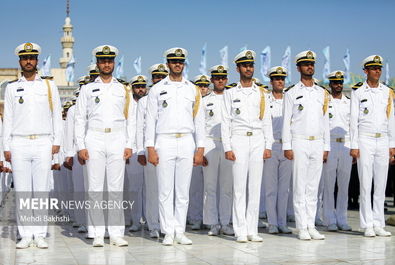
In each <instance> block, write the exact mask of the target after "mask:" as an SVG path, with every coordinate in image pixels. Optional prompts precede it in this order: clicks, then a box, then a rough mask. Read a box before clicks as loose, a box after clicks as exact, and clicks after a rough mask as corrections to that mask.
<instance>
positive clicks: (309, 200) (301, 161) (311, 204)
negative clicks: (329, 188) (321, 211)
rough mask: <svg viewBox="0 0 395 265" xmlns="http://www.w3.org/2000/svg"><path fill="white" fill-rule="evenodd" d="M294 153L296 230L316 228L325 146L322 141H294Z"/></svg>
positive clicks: (293, 173)
mask: <svg viewBox="0 0 395 265" xmlns="http://www.w3.org/2000/svg"><path fill="white" fill-rule="evenodd" d="M292 151H293V153H294V160H293V168H292V177H293V201H294V211H295V221H296V228H297V229H299V230H301V229H307V228H312V227H315V224H314V223H315V216H316V210H317V194H318V188H319V183H320V179H321V173H322V164H323V160H322V159H323V154H324V144H323V141H322V140H314V141H309V140H302V139H295V140H293V141H292Z"/></svg>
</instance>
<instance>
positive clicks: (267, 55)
mask: <svg viewBox="0 0 395 265" xmlns="http://www.w3.org/2000/svg"><path fill="white" fill-rule="evenodd" d="M270 65H271V49H270V46H266V48H265V49H263V51H262V52H261V75H262V79H263V81H264V82H269V81H270V78H269V77H267V76H266V74H267V71H268V70H269V68H270Z"/></svg>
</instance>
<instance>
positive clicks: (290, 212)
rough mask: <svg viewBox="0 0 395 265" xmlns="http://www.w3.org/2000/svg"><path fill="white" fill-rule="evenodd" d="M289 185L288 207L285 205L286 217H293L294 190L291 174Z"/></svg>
mask: <svg viewBox="0 0 395 265" xmlns="http://www.w3.org/2000/svg"><path fill="white" fill-rule="evenodd" d="M292 171H293V170H292ZM290 182H291V183H290V185H289V193H288V205H287V216H294V215H295V210H294V189H293V177H292V174H291V181H290Z"/></svg>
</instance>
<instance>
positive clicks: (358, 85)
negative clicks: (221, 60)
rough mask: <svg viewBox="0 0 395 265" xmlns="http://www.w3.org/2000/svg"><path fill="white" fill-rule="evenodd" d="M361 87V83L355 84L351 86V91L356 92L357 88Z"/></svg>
mask: <svg viewBox="0 0 395 265" xmlns="http://www.w3.org/2000/svg"><path fill="white" fill-rule="evenodd" d="M362 85H363V83H362V82H359V83H356V84H355V85H353V87H352V89H353V90H357V89H358V88H360V87H361V86H362Z"/></svg>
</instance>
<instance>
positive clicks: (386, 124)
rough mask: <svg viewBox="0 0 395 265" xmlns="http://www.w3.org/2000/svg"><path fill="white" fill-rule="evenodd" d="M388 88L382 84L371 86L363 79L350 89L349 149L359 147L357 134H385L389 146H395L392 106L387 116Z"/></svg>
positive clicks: (394, 124)
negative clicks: (360, 84)
mask: <svg viewBox="0 0 395 265" xmlns="http://www.w3.org/2000/svg"><path fill="white" fill-rule="evenodd" d="M389 93H390V88H389V87H387V86H385V85H384V84H379V86H378V87H375V88H371V87H369V85H368V84H367V82H366V81H365V82H364V83H363V85H362V86H361V87H359V88H358V89H353V90H352V91H351V119H350V137H351V149H359V147H358V140H359V134H370V135H371V134H376V133H381V134H387V135H388V139H389V145H390V148H395V123H394V122H395V121H394V106H393V103H392V108H391V113H390V115H389V118H388V117H387V113H386V110H387V105H388V97H389Z"/></svg>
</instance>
